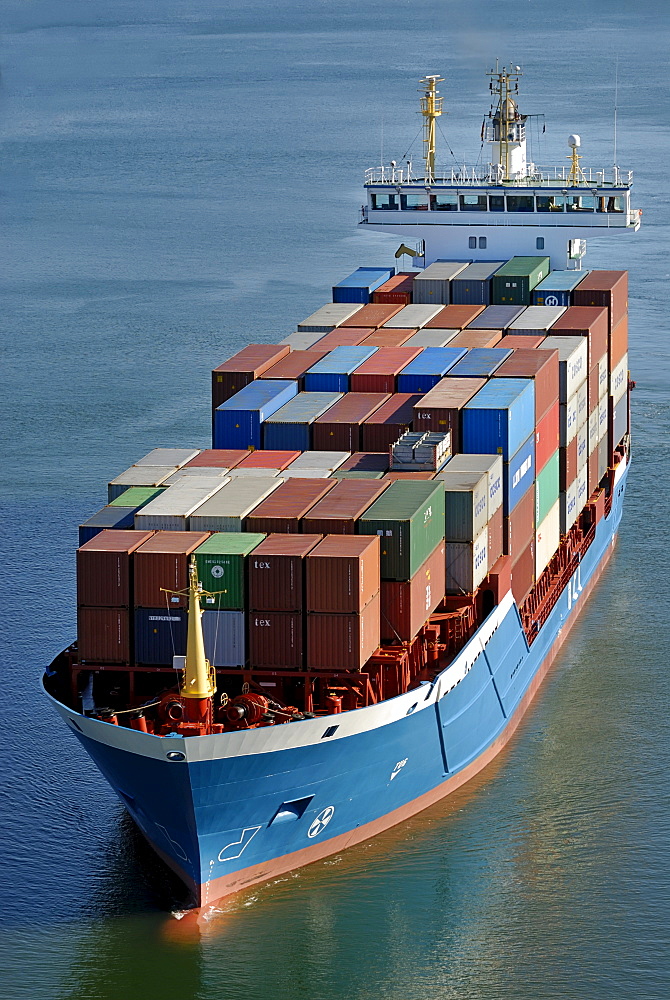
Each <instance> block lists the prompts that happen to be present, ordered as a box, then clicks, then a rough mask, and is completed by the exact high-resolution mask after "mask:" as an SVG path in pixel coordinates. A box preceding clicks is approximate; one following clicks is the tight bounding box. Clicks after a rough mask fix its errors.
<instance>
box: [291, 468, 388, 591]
mask: <svg viewBox="0 0 670 1000" xmlns="http://www.w3.org/2000/svg"><path fill="white" fill-rule="evenodd" d="M359 454H360V452H359ZM387 485H388V483H386V482H383V481H382V480H380V479H341V480H340V481H339V482H338V484H337V486H335V487H334V489H332V490H331V491H330V493H327V494H326V496H325V497H324V499H323V500H320V501H319V503H317V504H315V505H314V506H313V507H312V509H311V510H310V512H309V514H307V515H306V516H305V517H304V518H303V519H302V530H303V531H304V532H310V533H311V534H321V535H328V534H332V535H338V536H339V535H353V534H355V532H356V521H357V520H358V518H359V517H360V516H361V514H363V513H364V512H365V511H366V510H367V509H368V507H369V506H370V505H371V504H372V503H374V501H375V500H376V499H377V497H378V496H380V495H381V494H382V493H383V492H384V490H385V489H386V487H387ZM339 541H340V544H341V543H342V539H341V538H340V540H339ZM323 544H324V543H323V542H322V543H321V545H319V546H318V548H319V550H321V546H322V545H323ZM341 551H342V550H341V549H340V552H341ZM313 554H314V553H312V555H313ZM312 610H316V609H312ZM325 610H328V609H325Z"/></svg>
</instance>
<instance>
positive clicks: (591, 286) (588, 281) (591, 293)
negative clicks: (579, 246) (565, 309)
mask: <svg viewBox="0 0 670 1000" xmlns="http://www.w3.org/2000/svg"><path fill="white" fill-rule="evenodd" d="M572 302H573V305H575V306H605V307H606V308H607V310H608V312H609V317H610V329H614V327H615V326H616V325H617V323H619V322H621V320H622V319H623V318H624V316H625V315H626V313H627V312H628V271H590V272H589V274H587V275H586V276H585V278H584V279H583V281H580V283H579V285H578V286H577V287H576V288H575V290H574V292H573V293H572Z"/></svg>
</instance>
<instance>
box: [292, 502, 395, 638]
mask: <svg viewBox="0 0 670 1000" xmlns="http://www.w3.org/2000/svg"><path fill="white" fill-rule="evenodd" d="M341 485H343V486H350V485H360V484H351V483H343V484H341ZM379 541H380V540H379V538H377V537H376V536H367V535H346V536H342V535H330V536H327V537H326V538H324V539H323V541H322V542H319V544H318V545H317V546H315V548H313V549H312V550H311V551H310V552H309V553H308V554H307V556H306V560H305V568H306V571H307V587H306V607H307V611H308V612H323V613H324V614H359V613H360V612H362V611H363V609H364V608H365V607H366V606H367V605H368V604H369V603H370V601H371V600H372V599H373V597H375V595H376V594H378V593H379V584H380V545H379ZM375 648H376V647H375Z"/></svg>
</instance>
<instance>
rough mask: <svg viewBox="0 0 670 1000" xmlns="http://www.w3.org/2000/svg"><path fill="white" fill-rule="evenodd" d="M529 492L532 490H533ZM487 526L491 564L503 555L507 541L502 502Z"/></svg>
mask: <svg viewBox="0 0 670 1000" xmlns="http://www.w3.org/2000/svg"><path fill="white" fill-rule="evenodd" d="M529 492H532V490H530V491H529ZM487 528H488V535H489V540H488V559H489V565H491V563H494V562H495V561H496V560H497V559H500V557H501V556H502V554H503V548H504V543H505V519H504V517H503V509H502V504H501V505H500V507H498V509H497V511H496V512H495V514H492V515H491V517H490V518H489V522H488V525H487Z"/></svg>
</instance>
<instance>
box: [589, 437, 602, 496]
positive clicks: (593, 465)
mask: <svg viewBox="0 0 670 1000" xmlns="http://www.w3.org/2000/svg"><path fill="white" fill-rule="evenodd" d="M599 482H600V476H599V475H598V449H597V448H596V449H595V451H592V452H591V454H590V455H589V465H588V490H589V496H592V495H593V494H594V493H595V491H596V490H597V489H598V483H599Z"/></svg>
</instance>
